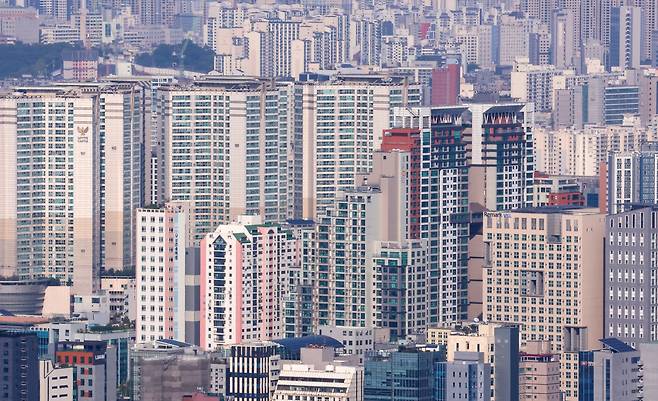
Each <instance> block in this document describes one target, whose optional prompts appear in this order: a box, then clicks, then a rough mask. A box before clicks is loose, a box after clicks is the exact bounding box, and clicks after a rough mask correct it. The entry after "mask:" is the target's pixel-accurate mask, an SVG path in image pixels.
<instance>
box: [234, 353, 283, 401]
mask: <svg viewBox="0 0 658 401" xmlns="http://www.w3.org/2000/svg"><path fill="white" fill-rule="evenodd" d="M227 360H228V367H227V372H226V397H227V398H229V399H232V400H235V401H252V400H262V401H265V400H272V399H273V397H274V392H275V390H276V387H277V381H278V380H279V375H280V372H281V357H280V356H279V355H278V354H277V345H276V344H275V343H272V342H252V343H245V344H236V345H231V346H230V348H229V351H228V357H227Z"/></svg>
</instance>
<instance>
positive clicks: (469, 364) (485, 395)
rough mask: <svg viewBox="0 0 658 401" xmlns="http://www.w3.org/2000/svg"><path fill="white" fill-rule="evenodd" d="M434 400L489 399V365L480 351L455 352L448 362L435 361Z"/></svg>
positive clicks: (480, 400)
mask: <svg viewBox="0 0 658 401" xmlns="http://www.w3.org/2000/svg"><path fill="white" fill-rule="evenodd" d="M434 369H435V372H434V374H435V380H436V382H435V388H434V394H435V395H434V400H438V401H457V400H466V401H489V400H491V365H490V364H489V363H488V362H485V360H484V356H483V354H482V353H481V352H466V351H460V352H456V353H455V356H454V359H453V360H452V361H450V362H437V363H436V364H435V366H434Z"/></svg>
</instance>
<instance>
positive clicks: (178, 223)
mask: <svg viewBox="0 0 658 401" xmlns="http://www.w3.org/2000/svg"><path fill="white" fill-rule="evenodd" d="M136 227H137V229H136V235H135V241H136V246H135V248H136V252H135V255H136V257H135V263H136V264H135V272H136V280H135V281H136V284H135V285H136V289H137V297H136V298H137V305H136V306H137V307H136V309H137V320H136V323H135V328H136V340H137V342H151V341H155V340H160V339H163V338H164V339H171V340H177V341H181V342H185V341H186V330H185V329H186V324H185V323H186V316H185V289H186V288H185V287H186V281H185V273H186V272H185V265H186V252H185V248H186V247H188V246H189V245H190V242H191V238H190V237H189V236H190V234H189V227H188V211H187V210H186V208H185V207H183V206H181V205H174V204H168V205H166V206H165V207H163V208H143V209H138V210H137V216H136Z"/></svg>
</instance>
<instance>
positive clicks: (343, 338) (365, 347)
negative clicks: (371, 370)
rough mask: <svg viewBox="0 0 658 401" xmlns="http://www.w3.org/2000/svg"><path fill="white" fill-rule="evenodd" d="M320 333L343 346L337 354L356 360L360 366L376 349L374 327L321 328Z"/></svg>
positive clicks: (319, 328)
mask: <svg viewBox="0 0 658 401" xmlns="http://www.w3.org/2000/svg"><path fill="white" fill-rule="evenodd" d="M318 333H320V335H322V336H327V337H330V338H333V339H334V340H336V341H338V342H339V343H340V344H342V346H341V347H339V348H340V349H337V350H336V352H338V353H340V354H341V355H342V356H345V357H347V358H352V359H354V360H356V361H357V363H358V364H359V365H363V362H364V361H365V359H366V355H368V354H369V353H370V352H371V351H372V350H374V349H375V329H374V328H372V327H351V326H319V327H318Z"/></svg>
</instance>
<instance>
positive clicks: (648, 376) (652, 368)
mask: <svg viewBox="0 0 658 401" xmlns="http://www.w3.org/2000/svg"><path fill="white" fill-rule="evenodd" d="M637 349H638V350H639V351H640V364H641V365H640V366H641V367H642V373H643V382H642V384H643V388H642V389H641V391H640V394H643V395H649V394H658V393H657V391H658V375H657V374H656V373H657V372H658V369H656V368H658V343H642V344H639V346H638V348H637Z"/></svg>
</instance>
